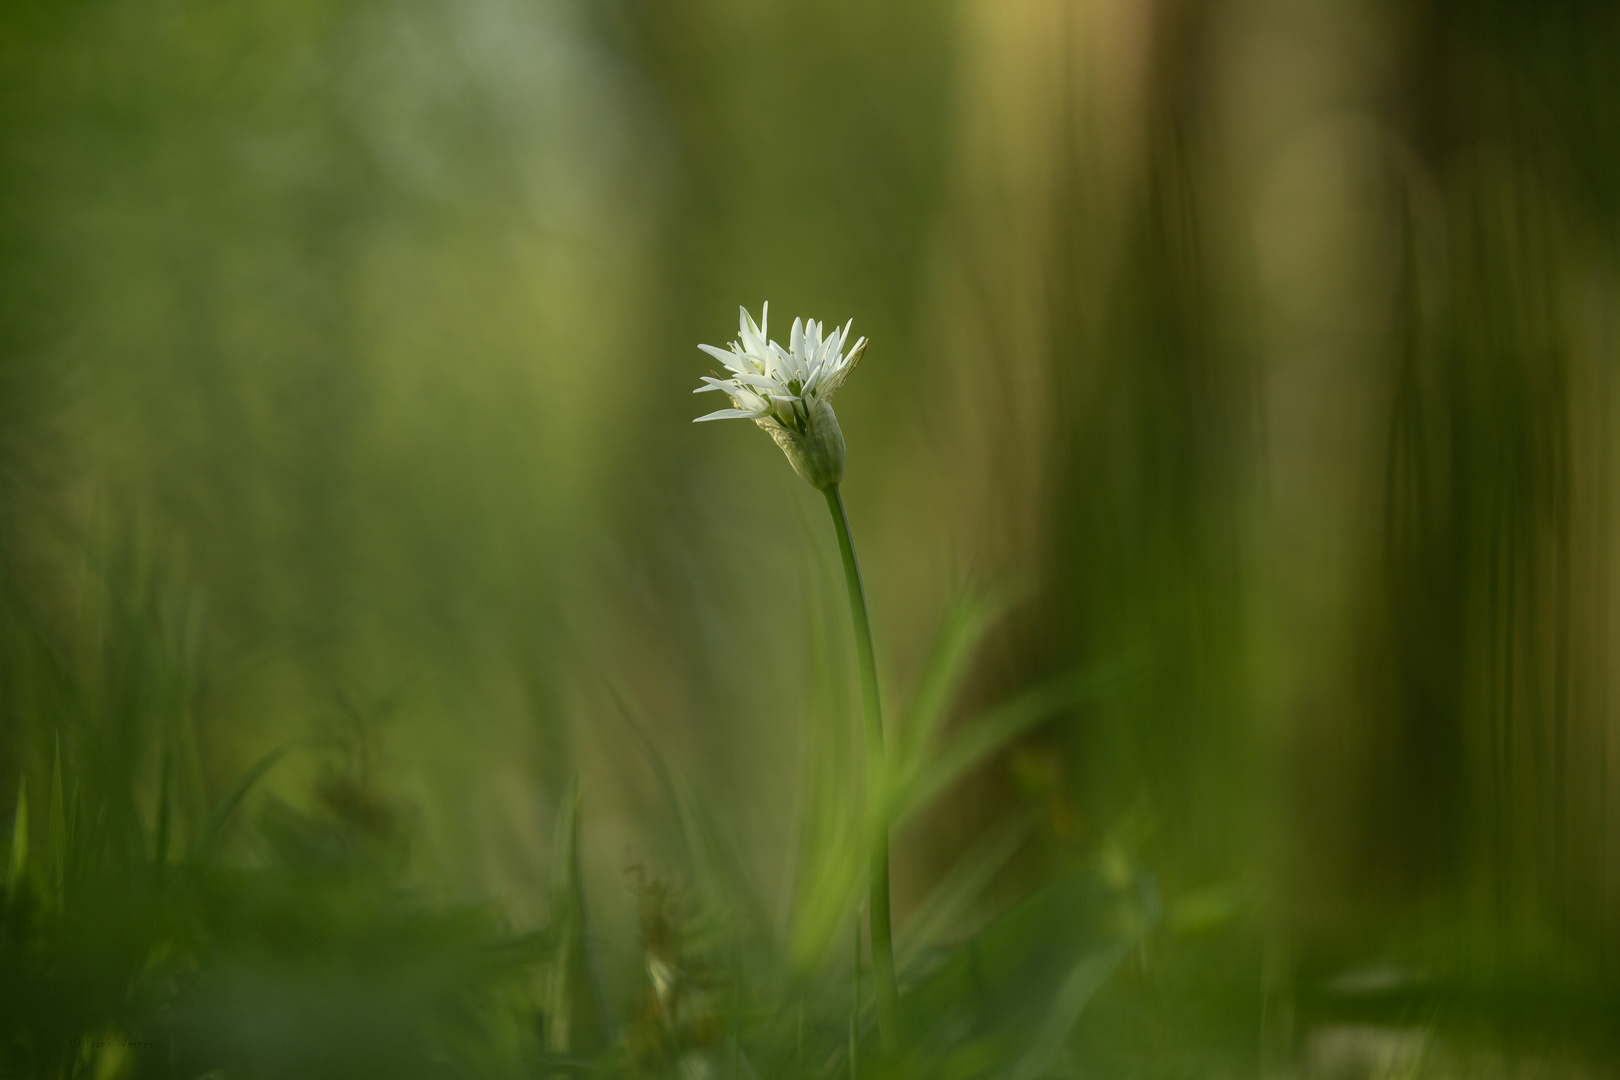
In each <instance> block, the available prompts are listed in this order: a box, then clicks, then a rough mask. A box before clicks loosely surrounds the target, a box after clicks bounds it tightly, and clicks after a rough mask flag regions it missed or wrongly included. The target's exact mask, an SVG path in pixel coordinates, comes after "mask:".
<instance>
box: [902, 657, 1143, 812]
mask: <svg viewBox="0 0 1620 1080" xmlns="http://www.w3.org/2000/svg"><path fill="white" fill-rule="evenodd" d="M1133 668H1134V665H1126V664H1122V663H1119V662H1114V663H1108V664H1102V665H1099V666H1096V667H1092V668H1086V669H1081V670H1078V671H1073V672H1070V673H1069V674H1067V675H1063V676H1060V677H1058V678H1056V679H1052V680H1050V681H1048V682H1045V683H1041V684H1039V685H1037V686H1035V687H1033V688H1031V689H1029V690H1025V691H1024V692H1022V693H1020V694H1017V695H1015V696H1013V697H1012V698H1011V699H1009V700H1008V701H1005V702H1003V703H1002V704H1000V705H997V706H994V707H992V708H991V709H990V710H989V711H988V712H986V713H983V714H981V715H980V716H979V717H978V718H977V719H975V720H973V721H971V722H969V723H968V724H967V725H965V726H964V727H963V728H962V730H961V731H960V732H958V733H957V734H956V735H955V736H953V737H952V738H951V739H950V740H949V741H948V742H946V744H945V746H944V747H943V748H942V749H941V750H940V752H939V754H938V756H936V757H935V758H934V759H933V760H932V761H931V762H929V763H928V764H927V765H925V766H923V767H921V768H920V769H918V770H916V771H915V772H914V773H913V774H912V775H911V776H909V777H908V776H901V777H898V778H897V782H896V784H895V789H894V792H893V794H892V795H891V802H890V806H889V812H890V814H891V815H892V819H893V821H894V822H895V823H896V824H897V825H898V824H899V823H901V822H903V821H904V820H905V819H906V818H907V817H908V816H909V815H910V814H913V813H915V812H916V811H918V810H920V809H921V808H923V807H924V806H926V805H928V803H930V802H931V801H932V800H934V799H935V798H937V797H938V796H939V795H941V794H943V793H944V791H945V790H946V789H947V788H949V787H950V786H951V785H952V784H954V783H955V782H956V781H958V780H960V779H961V778H962V777H963V776H964V775H966V774H967V773H968V772H969V771H970V770H971V769H973V768H974V767H975V766H977V765H978V764H979V763H980V762H982V761H984V759H985V758H987V757H989V756H990V755H991V754H994V753H995V752H996V751H997V750H1000V749H1001V748H1002V747H1003V746H1005V745H1007V743H1009V742H1011V741H1012V740H1013V739H1015V738H1017V737H1018V736H1019V735H1021V734H1023V733H1024V732H1026V731H1028V730H1029V729H1030V728H1032V727H1034V726H1035V725H1037V724H1039V723H1041V722H1043V721H1045V720H1048V719H1050V718H1051V717H1053V716H1055V715H1057V714H1058V713H1060V712H1062V711H1063V710H1065V709H1069V708H1072V707H1074V706H1075V705H1079V704H1081V703H1082V702H1084V701H1088V700H1090V699H1092V698H1095V697H1097V696H1098V695H1100V694H1102V693H1103V692H1105V691H1107V690H1108V689H1110V688H1112V687H1113V686H1114V685H1115V684H1117V683H1118V681H1119V680H1120V679H1121V677H1123V676H1124V675H1125V674H1127V673H1128V672H1129V671H1130V670H1132V669H1133Z"/></svg>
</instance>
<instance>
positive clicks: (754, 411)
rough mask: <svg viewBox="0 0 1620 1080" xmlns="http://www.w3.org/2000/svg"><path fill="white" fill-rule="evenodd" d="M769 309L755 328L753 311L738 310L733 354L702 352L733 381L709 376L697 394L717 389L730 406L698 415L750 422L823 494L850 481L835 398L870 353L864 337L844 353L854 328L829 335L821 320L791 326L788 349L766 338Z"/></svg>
mask: <svg viewBox="0 0 1620 1080" xmlns="http://www.w3.org/2000/svg"><path fill="white" fill-rule="evenodd" d="M770 311H771V306H770V304H768V303H767V304H766V305H765V307H764V309H763V311H762V312H761V313H760V321H759V323H758V324H757V325H756V324H755V322H754V319H753V316H751V315H749V314H748V309H747V308H739V309H738V312H739V314H738V317H737V340H736V341H734V342H732V343H731V346H730V350H729V351H727V350H725V349H717V348H715V347H714V346H713V345H699V346H698V348H700V349H702V350H703V351H704V352H706V353H708V354H709V355H710V356H712V357H714V358H715V359H716V360H719V361H720V362H721V363H722V364H724V365H725V366H726V370H727V371H728V372H730V375H729V376H728V377H726V378H716V377H712V376H708V375H705V376H703V383H704V385H702V386H700V387H698V388H697V389H696V390H694V391H692V392H693V393H694V394H702V393H706V392H708V391H710V390H718V391H720V392H721V393H723V394H725V395H726V396H727V397H729V398H730V399H731V404H732V407H731V408H729V409H720V410H717V411H715V412H712V413H709V414H708V415H707V416H700V417H698V418H697V419H696V420H694V421H693V423H702V422H703V421H705V420H728V419H732V418H738V419H748V420H752V421H753V422H754V423H756V424H758V425H759V426H760V427H762V428H764V429H765V430H766V431H767V432H769V433H770V436H771V438H773V439H775V440H776V445H778V446H780V447H781V448H782V452H783V453H784V454H786V455H787V459H788V461H789V462H790V463H791V464H792V465H793V471H794V472H796V473H798V474H799V475H800V476H802V477H804V479H805V480H806V481H807V482H809V484H810V486H811V487H814V488H818V489H824V488H827V487H830V486H832V485H833V484H836V483H838V482H839V481H840V480H842V479H843V477H844V433H843V432H842V431H840V430H839V428H838V417H837V416H835V415H834V414H833V410H832V396H833V394H835V393H837V392H838V388H839V387H840V386H843V385H844V380H845V379H846V378H848V377H849V373H850V372H851V371H854V370H855V365H856V364H857V363H859V362H860V359H861V353H862V352H864V351H865V349H866V339H865V338H864V337H863V338H861V339H860V340H859V341H857V342H855V344H854V346H852V347H851V348H849V350H848V351H847V352H846V351H845V348H844V347H845V345H846V343H847V342H848V341H849V329H850V327H851V326H853V325H854V323H855V320H854V319H851V320H850V321H849V322H847V323H845V324H844V327H843V329H841V330H840V329H839V328H838V327H836V326H835V327H833V328H832V330H831V332H830V333H829V332H826V331H824V330H823V328H822V325H821V323H819V322H817V321H816V320H815V319H810V320H808V321H805V320H801V319H794V320H793V332H792V334H791V335H790V336H789V338H788V348H786V349H784V348H782V346H780V345H778V344H777V343H776V342H774V341H771V340H770V339H769V338H768V337H767V336H766V327H767V326H768V325H769V322H768V320H769V318H770Z"/></svg>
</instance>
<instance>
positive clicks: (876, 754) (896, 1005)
mask: <svg viewBox="0 0 1620 1080" xmlns="http://www.w3.org/2000/svg"><path fill="white" fill-rule="evenodd" d="M822 494H824V495H826V496H827V509H828V510H829V511H831V512H832V519H833V527H834V528H835V529H837V530H838V554H839V555H840V556H842V558H843V560H844V584H845V585H846V586H847V587H848V589H849V614H850V622H851V623H852V624H853V626H854V628H855V659H856V662H857V664H858V666H859V667H860V672H861V714H862V717H863V718H864V719H865V722H866V791H867V798H869V799H873V800H879V801H881V800H882V799H884V798H885V796H884V793H883V782H884V781H883V709H882V706H881V704H880V702H879V700H878V685H877V657H876V655H875V654H874V653H873V651H872V622H871V620H870V619H869V618H868V617H867V615H866V590H865V589H864V588H862V586H861V567H860V564H859V563H858V562H856V561H855V541H854V539H853V538H852V537H851V536H850V534H849V515H848V514H847V513H846V512H845V511H844V499H843V496H842V495H840V494H839V493H838V485H837V484H829V485H828V486H827V487H826V488H825V489H823V491H822ZM870 857H871V862H870V864H869V867H868V880H869V883H870V887H871V893H872V895H871V901H870V903H869V904H868V905H867V920H868V923H869V932H870V934H871V938H872V981H873V983H874V984H875V989H876V991H877V1007H878V1031H879V1033H880V1034H881V1035H882V1037H883V1048H884V1050H885V1052H887V1051H891V1050H893V1049H894V1044H895V1042H896V1041H897V1040H898V1038H899V1035H900V988H899V986H898V984H897V983H896V981H895V976H894V933H893V930H892V929H891V926H890V922H889V824H888V821H887V820H885V818H884V817H882V816H880V817H879V818H878V824H877V828H876V829H875V830H874V833H873V837H872V851H871V856H870Z"/></svg>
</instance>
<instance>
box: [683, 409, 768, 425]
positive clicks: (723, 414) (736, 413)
mask: <svg viewBox="0 0 1620 1080" xmlns="http://www.w3.org/2000/svg"><path fill="white" fill-rule="evenodd" d="M753 415H754V414H753V413H751V412H748V411H747V410H746V409H717V410H715V411H714V412H712V413H708V414H706V415H704V416H700V417H698V418H697V419H696V420H693V421H692V423H694V424H701V423H703V421H705V420H744V419H748V418H750V417H752V416H753Z"/></svg>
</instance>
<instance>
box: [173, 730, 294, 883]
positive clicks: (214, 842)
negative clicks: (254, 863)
mask: <svg viewBox="0 0 1620 1080" xmlns="http://www.w3.org/2000/svg"><path fill="white" fill-rule="evenodd" d="M288 749H289V748H288V747H286V746H278V747H276V748H275V749H274V750H271V751H270V752H269V753H267V754H265V755H264V756H263V757H261V758H260V759H259V760H258V761H256V762H254V763H253V766H252V767H251V768H249V769H248V771H247V772H245V773H243V774H242V775H241V776H239V777H237V779H236V783H234V784H232V785H231V787H230V790H229V791H227V792H226V793H225V794H224V795H223V796H222V797H221V798H220V800H219V802H217V803H215V804H214V809H213V811H212V812H211V813H210V814H209V815H208V821H207V822H206V823H205V824H204V825H203V828H202V831H200V832H199V833H198V834H197V838H196V840H195V841H193V843H192V845H191V851H190V853H189V855H188V859H189V860H191V861H193V862H198V861H203V860H206V859H208V858H210V857H211V856H212V855H213V853H214V850H215V848H216V847H217V846H218V844H219V841H220V838H221V837H222V836H223V835H224V832H225V826H226V825H227V824H229V823H230V819H231V815H232V814H234V813H236V809H237V807H239V806H241V805H242V800H243V799H245V798H247V794H248V792H249V791H251V790H253V785H255V784H257V783H258V782H259V780H260V779H261V778H262V777H263V776H264V774H265V773H267V772H269V771H270V768H271V766H273V765H274V764H275V763H276V762H278V761H280V760H281V759H282V758H283V757H285V756H286V754H287V751H288Z"/></svg>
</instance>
